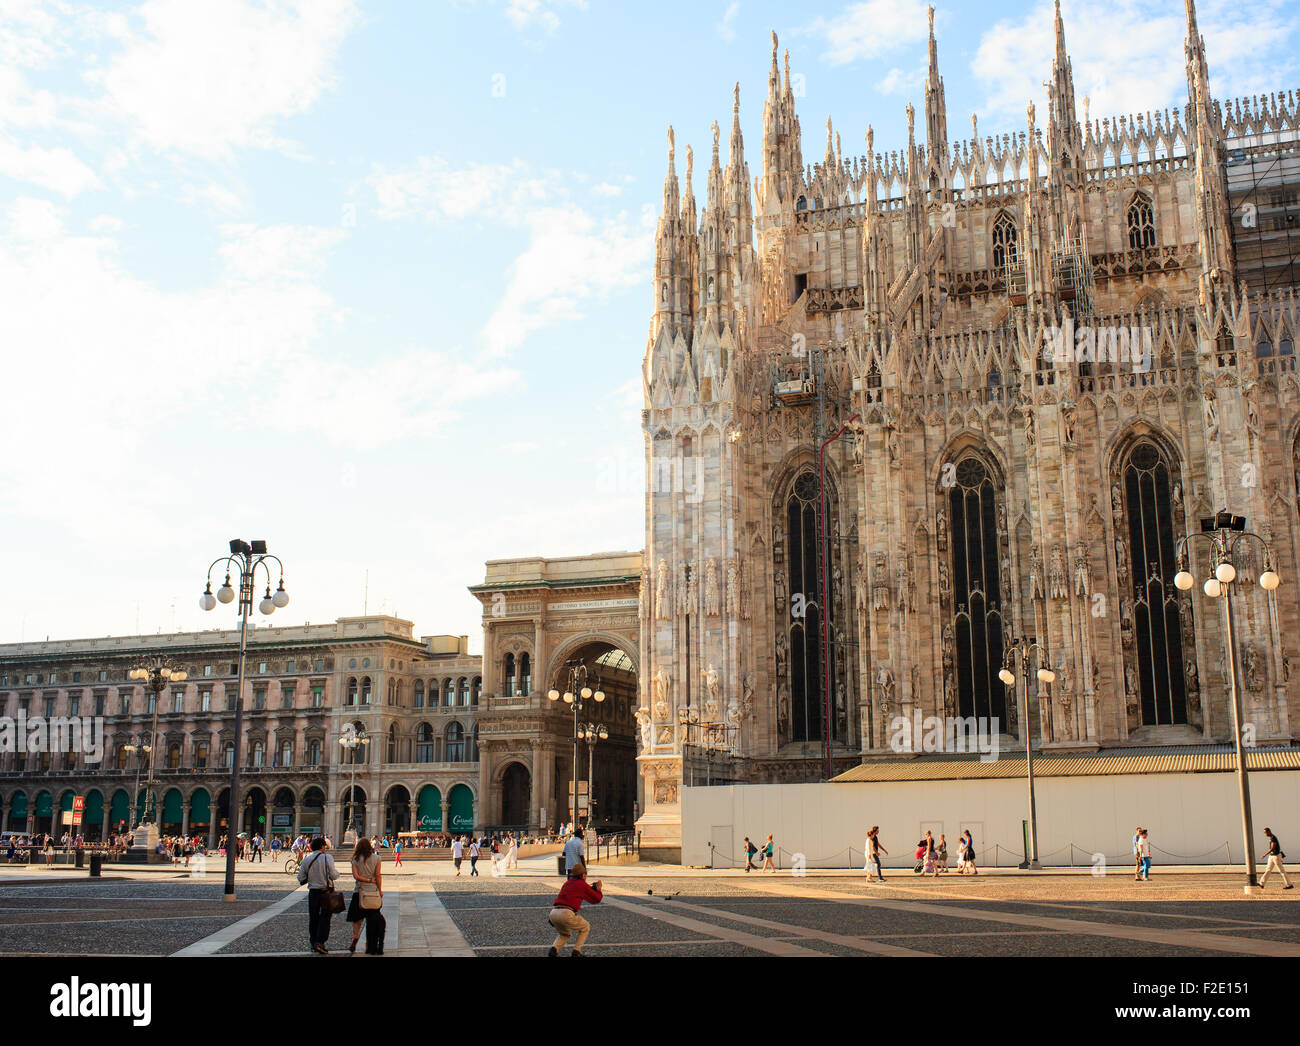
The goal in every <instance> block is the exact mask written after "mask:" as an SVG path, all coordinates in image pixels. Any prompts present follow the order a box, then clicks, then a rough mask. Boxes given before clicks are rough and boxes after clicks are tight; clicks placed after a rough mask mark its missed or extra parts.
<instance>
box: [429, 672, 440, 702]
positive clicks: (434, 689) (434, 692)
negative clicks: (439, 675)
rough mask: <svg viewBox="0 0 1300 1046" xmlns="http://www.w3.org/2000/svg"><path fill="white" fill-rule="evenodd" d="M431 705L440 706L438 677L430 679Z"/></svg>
mask: <svg viewBox="0 0 1300 1046" xmlns="http://www.w3.org/2000/svg"><path fill="white" fill-rule="evenodd" d="M429 707H430V708H437V707H438V681H437V680H436V679H430V680H429Z"/></svg>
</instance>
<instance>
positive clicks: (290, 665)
mask: <svg viewBox="0 0 1300 1046" xmlns="http://www.w3.org/2000/svg"><path fill="white" fill-rule="evenodd" d="M295 664H296V662H294V661H286V662H285V665H284V671H285V675H289V674H291V673H292V672H293V666H294V665H295Z"/></svg>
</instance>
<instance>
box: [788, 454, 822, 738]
mask: <svg viewBox="0 0 1300 1046" xmlns="http://www.w3.org/2000/svg"><path fill="white" fill-rule="evenodd" d="M827 499H828V502H827V503H828V505H830V506H832V509H833V506H834V503H835V499H834V497H833V496H832V495H831V494H830V492H827ZM817 520H818V486H817V475H816V473H815V472H813V471H812V470H811V469H809V470H807V471H805V472H801V473H800V474H799V475H798V476H797V477H796V478H795V480H794V483H793V484H792V486H791V489H790V493H789V495H788V496H787V498H786V502H785V533H786V537H787V539H788V540H787V545H786V547H787V549H788V569H789V586H788V590H787V587H786V583H785V579H784V578H783V577H782V574H783V572H784V571H783V564H782V563H781V562H780V561H777V562H776V563H775V565H774V569H775V571H776V578H777V581H776V588H777V598H778V612H777V627H778V628H779V629H780V630H781V631H780V633H779V634H778V636H777V672H778V690H779V691H784V690H785V688H786V687H788V688H789V694H790V705H789V708H790V716H789V725H788V730H789V736H788V737H785V738H782V739H781V740H782V741H787V740H788V741H819V740H821V739H822V738H823V736H824V734H823V729H824V716H823V712H822V689H823V685H824V681H823V666H822V623H823V618H824V616H825V615H824V611H823V607H822V602H821V584H820V575H819V573H818V557H817ZM778 554H779V553H778ZM787 596H788V598H787ZM787 658H788V661H787ZM787 663H788V667H787ZM832 736H834V733H832Z"/></svg>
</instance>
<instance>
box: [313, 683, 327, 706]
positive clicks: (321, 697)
mask: <svg viewBox="0 0 1300 1046" xmlns="http://www.w3.org/2000/svg"><path fill="white" fill-rule="evenodd" d="M311 706H312V708H323V707H325V688H324V687H323V686H314V687H312V688H311Z"/></svg>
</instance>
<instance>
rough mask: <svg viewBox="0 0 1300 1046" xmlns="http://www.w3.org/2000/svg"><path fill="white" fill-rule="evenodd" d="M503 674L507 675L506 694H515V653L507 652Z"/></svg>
mask: <svg viewBox="0 0 1300 1046" xmlns="http://www.w3.org/2000/svg"><path fill="white" fill-rule="evenodd" d="M502 675H503V676H504V677H505V679H504V682H505V696H506V697H514V696H515V655H514V654H506V661H505V666H504V667H503V669H502Z"/></svg>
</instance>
